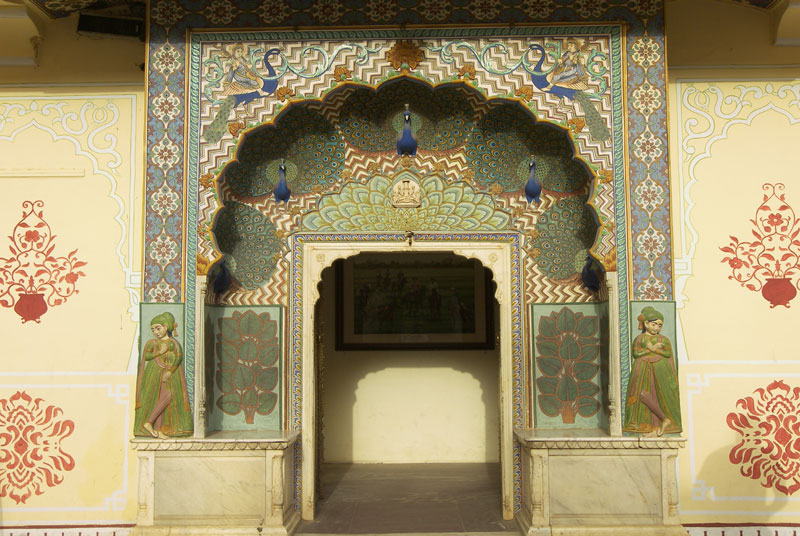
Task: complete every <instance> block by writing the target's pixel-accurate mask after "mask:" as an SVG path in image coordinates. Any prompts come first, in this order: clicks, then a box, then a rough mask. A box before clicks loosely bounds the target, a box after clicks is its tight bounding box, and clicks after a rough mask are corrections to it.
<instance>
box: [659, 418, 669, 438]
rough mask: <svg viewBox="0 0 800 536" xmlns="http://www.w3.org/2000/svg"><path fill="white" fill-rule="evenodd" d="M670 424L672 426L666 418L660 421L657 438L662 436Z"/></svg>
mask: <svg viewBox="0 0 800 536" xmlns="http://www.w3.org/2000/svg"><path fill="white" fill-rule="evenodd" d="M671 424H672V421H671V420H669V418H666V419H664V420H663V421H661V426H659V427H658V435H659V437H661V436H662V435H664V431H665V430H666V429H667V428H669V426H670V425H671Z"/></svg>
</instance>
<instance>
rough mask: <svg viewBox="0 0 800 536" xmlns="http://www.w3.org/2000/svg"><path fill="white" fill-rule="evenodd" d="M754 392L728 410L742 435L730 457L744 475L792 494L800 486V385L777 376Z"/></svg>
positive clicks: (729, 424) (735, 426) (731, 423)
mask: <svg viewBox="0 0 800 536" xmlns="http://www.w3.org/2000/svg"><path fill="white" fill-rule="evenodd" d="M754 395H755V396H748V397H745V398H741V399H739V401H738V402H736V407H737V408H739V410H740V411H738V412H733V413H729V414H728V418H727V422H728V426H730V427H731V429H733V430H735V431H736V432H738V433H739V434H741V437H742V438H741V441H739V443H738V444H736V446H735V447H733V448H732V449H731V452H730V455H729V459H730V461H731V463H732V464H734V465H738V466H740V467H739V472H740V473H741V474H742V476H745V477H748V478H752V479H753V480H758V481H759V482H760V484H761V485H762V486H764V487H765V488H775V489H776V490H778V491H779V492H781V493H783V494H785V495H792V494H793V493H794V492H796V491H797V490H798V489H800V387H794V388H792V387H789V386H788V385H786V384H785V383H783V382H782V381H780V380H777V381H774V382H772V383H771V384H769V385H768V386H767V388H766V389H756V390H755V392H754Z"/></svg>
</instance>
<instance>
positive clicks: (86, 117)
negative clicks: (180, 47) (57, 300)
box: [0, 15, 145, 526]
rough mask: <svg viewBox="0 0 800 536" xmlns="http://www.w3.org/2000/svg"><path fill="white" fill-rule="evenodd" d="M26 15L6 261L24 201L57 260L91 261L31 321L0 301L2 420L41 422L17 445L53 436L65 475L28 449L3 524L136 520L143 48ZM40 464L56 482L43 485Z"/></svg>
mask: <svg viewBox="0 0 800 536" xmlns="http://www.w3.org/2000/svg"><path fill="white" fill-rule="evenodd" d="M34 18H35V19H36V23H37V25H38V26H39V29H40V31H41V35H42V37H43V41H42V46H41V49H40V56H39V58H40V64H39V66H37V67H7V66H6V67H0V155H2V157H1V158H0V188H2V191H3V195H2V196H0V257H2V258H3V259H9V258H11V257H13V256H14V253H13V252H11V251H10V250H9V245H10V244H11V240H10V239H9V238H8V236H9V235H11V234H12V231H13V230H14V227H15V226H16V225H17V223H18V222H19V221H20V219H21V216H22V212H23V203H24V202H25V201H36V200H40V201H42V202H43V208H42V215H43V219H44V220H45V221H46V222H47V224H49V226H50V228H51V232H52V234H53V235H54V236H55V238H54V239H53V245H54V249H53V250H52V253H51V254H52V255H53V256H56V257H66V256H68V254H69V253H70V252H72V251H73V250H77V251H76V253H75V257H76V258H77V259H78V260H80V261H82V262H85V263H86V264H85V265H84V266H81V267H80V268H79V269H80V270H81V271H82V272H83V273H84V274H85V276H84V277H79V278H78V280H77V282H76V288H77V289H78V293H76V294H74V295H71V296H69V297H68V298H67V299H66V301H65V302H64V303H62V304H59V305H55V306H51V307H50V308H49V309H48V310H47V312H46V313H44V315H43V316H42V317H41V318H40V319H39V320H40V322H39V323H36V322H33V321H31V322H27V323H23V322H22V321H21V318H20V316H19V315H18V314H17V313H16V312H15V311H14V310H13V309H12V308H10V307H0V332H2V333H3V339H4V345H3V351H2V353H0V362H2V366H0V408H2V409H0V411H2V412H5V413H4V414H3V419H5V420H6V424H7V425H8V423H9V422H12V420H13V419H14V418H21V419H22V421H25V422H29V421H30V422H33V421H34V420H35V419H33V417H29V416H23V417H20V415H22V413H23V410H27V411H30V412H31V413H30V415H32V416H38V417H39V420H38V421H36V422H35V424H34V425H33V429H32V430H35V431H39V432H42V433H43V434H44V435H43V436H42V438H38V437H36V436H34V435H32V434H30V433H29V434H28V435H24V434H21V435H20V437H18V438H17V439H20V438H21V442H20V441H17V440H15V441H16V442H15V444H14V448H15V450H14V451H15V452H16V453H17V454H19V455H20V456H22V455H23V453H25V452H27V453H28V454H32V453H33V452H34V449H36V448H37V447H38V446H41V445H42V443H41V442H42V441H43V440H44V439H45V438H52V437H60V438H61V440H60V450H61V451H62V452H63V453H64V454H65V455H64V456H61V457H60V460H61V462H62V463H63V464H64V465H62V466H61V469H60V470H59V468H58V466H57V465H56V464H55V462H53V460H54V458H58V456H54V455H55V454H56V453H57V452H58V449H55V448H50V449H39V450H38V451H36V452H37V455H43V459H42V461H40V462H35V463H33V466H32V468H31V473H32V474H33V475H34V481H35V482H39V487H38V490H37V489H34V487H33V486H30V487H27V486H24V485H16V484H14V483H13V479H12V478H11V477H10V476H9V475H8V474H4V475H0V488H2V490H0V495H3V496H1V497H0V512H2V515H1V516H0V523H1V524H2V525H3V526H31V525H39V526H41V525H58V526H66V525H87V524H91V525H100V526H103V525H125V524H131V523H133V522H134V520H135V515H136V496H137V495H136V478H135V474H136V458H135V455H134V452H133V451H132V450H131V449H130V447H129V439H130V437H131V418H132V416H133V404H134V391H135V389H134V387H135V381H136V377H135V368H136V355H137V343H136V341H137V322H138V315H139V312H138V307H139V291H140V285H141V282H140V277H141V275H140V272H141V264H142V258H141V251H142V228H143V224H142V215H143V203H144V200H143V198H142V195H143V194H142V192H143V175H144V171H143V167H144V166H143V162H144V158H143V144H144V136H145V133H144V115H145V103H144V86H143V81H144V73H143V72H142V71H141V70H140V69H139V68H138V66H137V65H136V63H137V62H138V63H141V62H143V61H144V45H143V44H142V43H138V42H136V41H128V40H112V39H96V38H87V37H80V36H77V35H76V34H75V24H76V18H75V17H69V18H67V19H62V20H59V21H48V20H47V19H45V18H44V17H42V16H37V15H35V16H34ZM2 31H3V28H2V26H0V32H2ZM0 264H2V261H0ZM2 284H3V283H2V282H0V286H2ZM16 393H24V395H25V396H28V397H30V400H26V399H25V398H24V397H15V395H16ZM48 408H54V409H52V410H50V413H48ZM12 410H14V411H16V413H14V415H16V416H17V417H11V415H12ZM26 419H27V421H26ZM59 422H60V423H62V424H61V425H59V426H56V425H55V423H59ZM8 429H9V428H7V430H8ZM70 430H71V431H70ZM15 437H16V436H15ZM8 448H9V447H7V446H5V447H0V449H8ZM31 459H33V456H31ZM69 459H71V460H73V461H74V467H72V468H70V465H71V462H70V461H69ZM54 468H55V469H54ZM48 470H49V471H50V472H51V474H55V475H58V478H57V479H56V480H57V482H56V481H53V482H51V483H48V482H47V481H46V479H45V478H44V477H45V475H46V473H47V471H48ZM62 478H63V480H62ZM25 491H30V492H31V496H30V497H24V495H25ZM12 495H15V496H17V498H16V499H14V498H12Z"/></svg>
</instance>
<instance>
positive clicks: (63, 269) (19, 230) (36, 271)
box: [0, 201, 86, 323]
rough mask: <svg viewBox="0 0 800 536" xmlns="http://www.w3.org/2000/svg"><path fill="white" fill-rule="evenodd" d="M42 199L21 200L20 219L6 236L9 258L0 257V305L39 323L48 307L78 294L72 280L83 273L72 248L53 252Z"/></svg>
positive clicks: (26, 319)
mask: <svg viewBox="0 0 800 536" xmlns="http://www.w3.org/2000/svg"><path fill="white" fill-rule="evenodd" d="M43 207H44V203H43V202H42V201H25V202H24V203H22V219H21V220H20V221H19V222H18V223H17V225H16V227H14V231H13V232H12V233H11V236H9V238H10V239H11V245H10V246H9V247H8V249H9V250H10V251H11V257H9V258H7V259H4V258H2V257H0V305H2V306H3V307H13V308H14V311H15V312H16V313H17V314H18V315H19V316H20V317H21V318H22V322H23V323H25V322H28V321H31V320H33V321H34V322H37V323H38V322H40V318H41V316H42V315H43V314H44V313H46V312H47V307H48V306H50V307H54V306H56V305H61V304H62V303H64V302H65V301H66V300H67V298H68V297H70V296H72V295H73V294H77V293H78V290H77V289H76V288H75V283H76V282H77V281H78V278H79V277H82V276H85V275H86V274H84V273H83V272H82V271H81V270H80V269H79V268H81V267H82V266H85V265H86V263H85V262H83V261H79V260H78V259H77V258H76V257H75V254H76V253H77V252H78V250H77V249H76V250H74V251H72V252H71V253H70V254H68V255H67V256H66V257H56V256H54V255H53V250H54V249H55V247H56V246H55V244H54V239H55V235H53V233H52V232H51V231H50V226H49V225H48V224H47V222H46V221H44V219H43V216H42V214H43V212H42V208H43Z"/></svg>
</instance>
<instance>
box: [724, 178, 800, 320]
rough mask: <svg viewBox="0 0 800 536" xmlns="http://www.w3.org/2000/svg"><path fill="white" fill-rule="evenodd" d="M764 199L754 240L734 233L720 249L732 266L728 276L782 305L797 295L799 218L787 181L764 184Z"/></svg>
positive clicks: (799, 275) (755, 223)
mask: <svg viewBox="0 0 800 536" xmlns="http://www.w3.org/2000/svg"><path fill="white" fill-rule="evenodd" d="M762 189H763V190H764V191H765V192H766V193H765V194H764V199H763V200H762V202H761V204H760V205H759V206H758V208H757V209H756V216H755V218H754V219H751V220H750V222H751V223H752V224H753V226H754V229H752V233H753V236H754V237H755V238H756V239H755V240H754V241H752V242H745V241H740V240H739V239H738V238H736V237H735V236H731V237H730V238H731V242H730V244H729V245H727V246H725V247H721V248H720V249H721V250H722V251H723V252H724V253H727V254H728V255H727V256H726V257H724V258H723V259H722V262H726V263H728V265H729V266H730V267H731V271H732V273H731V275H729V276H728V279H733V280H735V281H738V282H739V283H740V284H741V285H742V286H743V287H745V288H747V289H749V290H752V291H754V292H758V291H761V295H762V296H764V299H766V300H767V301H768V302H770V307H776V306H778V305H783V306H784V307H789V302H790V301H791V300H792V299H793V298H794V297H795V296H796V295H797V289H798V288H800V287H798V279H800V240H798V238H797V237H798V234H800V221H798V219H797V217H796V216H795V213H794V210H792V207H790V206H789V205H788V204H787V203H786V199H785V194H783V193H781V192H782V191H783V190H784V185H783V184H781V183H776V184H768V183H767V184H764V186H763V187H762Z"/></svg>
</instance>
